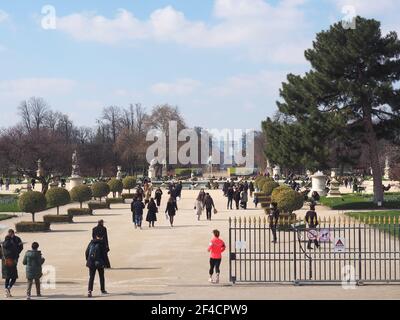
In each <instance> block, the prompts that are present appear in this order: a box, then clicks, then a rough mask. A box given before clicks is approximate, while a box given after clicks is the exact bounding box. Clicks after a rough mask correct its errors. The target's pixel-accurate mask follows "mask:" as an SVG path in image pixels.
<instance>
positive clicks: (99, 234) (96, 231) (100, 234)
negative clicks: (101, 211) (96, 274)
mask: <svg viewBox="0 0 400 320" xmlns="http://www.w3.org/2000/svg"><path fill="white" fill-rule="evenodd" d="M96 238H100V239H103V242H104V246H103V247H104V249H105V252H104V257H105V258H104V259H105V268H106V269H110V268H111V263H110V259H109V258H108V252H110V246H109V244H108V234H107V228H106V227H105V226H104V220H99V221H98V223H97V226H96V227H94V228H93V229H92V239H93V240H95V239H96Z"/></svg>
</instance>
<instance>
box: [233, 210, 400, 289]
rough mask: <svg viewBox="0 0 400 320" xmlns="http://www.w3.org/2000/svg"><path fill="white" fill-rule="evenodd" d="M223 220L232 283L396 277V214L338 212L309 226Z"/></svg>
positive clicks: (399, 232)
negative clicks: (226, 224)
mask: <svg viewBox="0 0 400 320" xmlns="http://www.w3.org/2000/svg"><path fill="white" fill-rule="evenodd" d="M229 225H230V231H229V249H230V267H229V270H230V280H231V282H233V283H240V282H244V283H251V282H255V283H260V282H277V283H294V284H302V283H338V284H339V283H341V284H343V283H345V282H354V283H356V284H362V283H368V282H380V283H392V282H400V237H399V236H400V225H399V222H398V220H397V221H395V220H393V219H391V218H386V219H385V218H379V219H367V220H366V221H364V222H360V221H359V220H358V221H357V220H355V219H350V218H343V217H342V218H335V219H325V220H322V221H319V224H318V226H317V227H315V228H309V227H307V225H306V224H305V222H303V221H297V222H295V223H292V222H291V221H284V220H281V222H280V223H279V224H278V225H277V226H276V228H275V225H271V224H269V222H268V220H267V218H234V219H230V220H229ZM274 230H276V238H277V239H276V242H274V241H273V240H274V237H273V232H274Z"/></svg>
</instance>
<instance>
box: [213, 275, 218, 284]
mask: <svg viewBox="0 0 400 320" xmlns="http://www.w3.org/2000/svg"><path fill="white" fill-rule="evenodd" d="M214 283H219V275H217V278H216V279H215V282H214Z"/></svg>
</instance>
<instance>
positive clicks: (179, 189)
mask: <svg viewBox="0 0 400 320" xmlns="http://www.w3.org/2000/svg"><path fill="white" fill-rule="evenodd" d="M182 189H183V185H182V181H179V183H178V184H177V186H176V187H175V194H176V198H182Z"/></svg>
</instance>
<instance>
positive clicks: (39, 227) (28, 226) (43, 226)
mask: <svg viewBox="0 0 400 320" xmlns="http://www.w3.org/2000/svg"><path fill="white" fill-rule="evenodd" d="M15 229H16V230H17V232H48V231H50V223H48V222H29V221H22V222H18V223H16V224H15Z"/></svg>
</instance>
